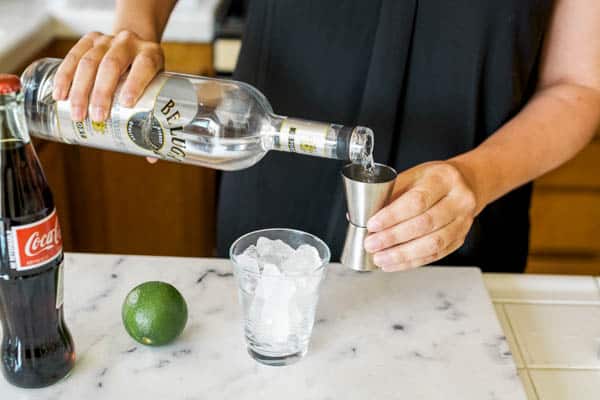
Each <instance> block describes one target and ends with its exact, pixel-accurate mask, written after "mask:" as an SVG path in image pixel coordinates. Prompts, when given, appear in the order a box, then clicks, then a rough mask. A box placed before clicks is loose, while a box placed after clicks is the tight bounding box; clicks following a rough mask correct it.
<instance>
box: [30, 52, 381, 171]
mask: <svg viewBox="0 0 600 400" xmlns="http://www.w3.org/2000/svg"><path fill="white" fill-rule="evenodd" d="M60 61H61V60H59V59H51V58H44V59H41V60H38V61H36V62H34V63H33V64H31V65H30V66H29V67H28V68H27V69H26V70H25V72H24V73H23V75H22V77H21V80H22V84H23V94H24V97H25V112H26V118H27V123H28V125H29V129H30V132H31V134H32V135H33V136H36V137H39V138H43V139H49V140H54V141H58V142H64V143H69V144H79V145H82V146H91V147H97V148H100V149H105V150H112V151H119V152H124V153H130V154H136V155H140V156H149V157H156V158H160V159H163V160H169V161H177V162H182V163H186V164H193V165H199V166H204V167H210V168H215V169H221V170H239V169H243V168H247V167H250V166H252V165H254V164H256V163H257V162H258V161H259V160H260V159H261V158H262V157H264V155H265V154H266V153H267V151H269V150H277V151H286V152H292V153H300V154H306V155H311V156H317V157H326V158H334V159H340V160H349V161H351V162H356V163H364V160H367V159H370V158H371V156H372V150H373V131H372V130H371V129H369V128H366V127H362V126H344V125H339V124H335V123H324V122H316V121H309V120H304V119H297V118H288V117H284V116H280V115H276V114H275V113H273V110H272V109H271V106H270V105H269V102H268V101H267V99H266V98H265V97H264V96H263V95H262V93H260V92H259V91H258V90H257V89H256V88H254V87H252V86H250V85H248V84H245V83H242V82H237V81H232V80H222V79H211V78H206V77H200V76H191V75H183V74H176V73H168V72H164V73H160V74H159V75H157V76H156V78H155V79H154V80H153V81H152V82H151V84H150V85H149V86H148V88H147V89H146V91H145V92H144V94H143V95H142V97H141V98H140V99H139V101H138V102H137V104H136V105H135V106H134V107H132V108H127V107H123V106H122V105H120V104H119V101H118V98H119V90H120V87H121V85H119V88H118V89H117V93H116V95H115V98H114V100H113V103H112V108H111V113H110V117H109V118H108V119H107V120H106V121H104V122H94V121H91V120H90V119H89V118H87V119H85V120H84V121H72V120H71V116H70V103H69V101H68V100H67V101H58V102H56V101H54V100H53V99H52V88H53V80H54V75H55V73H56V70H57V68H58V66H59V64H60Z"/></svg>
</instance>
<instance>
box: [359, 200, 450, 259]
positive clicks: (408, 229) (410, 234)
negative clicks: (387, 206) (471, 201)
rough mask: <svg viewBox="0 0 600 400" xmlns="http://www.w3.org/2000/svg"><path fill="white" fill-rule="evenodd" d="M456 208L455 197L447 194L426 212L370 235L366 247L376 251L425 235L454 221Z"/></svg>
mask: <svg viewBox="0 0 600 400" xmlns="http://www.w3.org/2000/svg"><path fill="white" fill-rule="evenodd" d="M456 209H457V206H456V205H455V201H454V198H453V197H452V196H445V197H444V198H442V199H441V200H440V201H438V202H437V203H436V204H435V205H434V206H433V207H431V208H430V209H429V210H427V211H425V212H424V213H422V214H419V215H417V216H416V217H413V218H411V219H409V220H406V221H404V222H401V223H399V224H397V225H394V226H392V227H391V228H388V229H385V230H383V231H380V232H377V233H373V234H371V235H369V236H368V237H367V239H366V240H365V249H366V250H367V251H368V252H370V253H375V252H377V251H381V250H384V249H387V248H389V247H392V246H395V245H397V244H401V243H405V242H408V241H410V240H413V239H416V238H419V237H422V236H425V235H427V234H429V233H431V232H434V231H436V230H438V229H440V228H442V227H444V226H446V225H448V224H449V223H450V222H452V221H453V220H454V219H455V218H456V212H455V210H456Z"/></svg>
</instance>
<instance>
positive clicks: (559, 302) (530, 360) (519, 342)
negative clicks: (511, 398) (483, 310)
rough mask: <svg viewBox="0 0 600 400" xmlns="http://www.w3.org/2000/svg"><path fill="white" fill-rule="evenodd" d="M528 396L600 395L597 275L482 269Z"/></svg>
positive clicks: (559, 399) (595, 398)
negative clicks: (537, 273) (534, 273)
mask: <svg viewBox="0 0 600 400" xmlns="http://www.w3.org/2000/svg"><path fill="white" fill-rule="evenodd" d="M484 280H485V283H486V286H487V288H488V291H489V292H490V296H491V297H492V300H493V301H494V306H495V309H496V313H497V315H498V319H499V321H500V324H501V325H502V328H503V329H504V332H505V334H506V337H507V341H508V344H509V346H510V349H511V352H512V353H513V357H514V360H515V363H516V365H517V368H518V369H519V376H520V377H521V380H522V381H523V384H524V386H525V389H526V392H527V395H528V397H529V399H530V400H599V399H600V279H597V278H592V277H564V276H561V277H558V276H541V275H522V276H518V275H500V274H487V275H484Z"/></svg>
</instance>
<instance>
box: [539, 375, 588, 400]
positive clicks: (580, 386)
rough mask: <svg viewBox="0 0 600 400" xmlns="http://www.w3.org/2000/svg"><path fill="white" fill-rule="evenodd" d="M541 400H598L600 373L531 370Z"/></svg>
mask: <svg viewBox="0 0 600 400" xmlns="http://www.w3.org/2000/svg"><path fill="white" fill-rule="evenodd" d="M529 375H530V376H531V380H532V382H533V385H534V387H535V391H536V393H537V395H538V397H539V400H598V399H599V398H600V371H590V370H588V371H582V370H529Z"/></svg>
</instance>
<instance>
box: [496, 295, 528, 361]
mask: <svg viewBox="0 0 600 400" xmlns="http://www.w3.org/2000/svg"><path fill="white" fill-rule="evenodd" d="M494 309H495V310H496V315H497V316H498V321H500V325H501V326H502V331H503V332H504V335H505V336H506V341H507V342H508V347H509V348H510V352H511V353H512V356H513V359H514V360H515V364H516V365H517V368H524V367H525V364H524V363H523V357H521V351H520V350H519V346H517V341H516V340H515V335H514V333H513V331H512V329H511V327H510V324H509V322H508V318H507V317H506V314H505V312H504V306H503V305H502V304H494Z"/></svg>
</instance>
